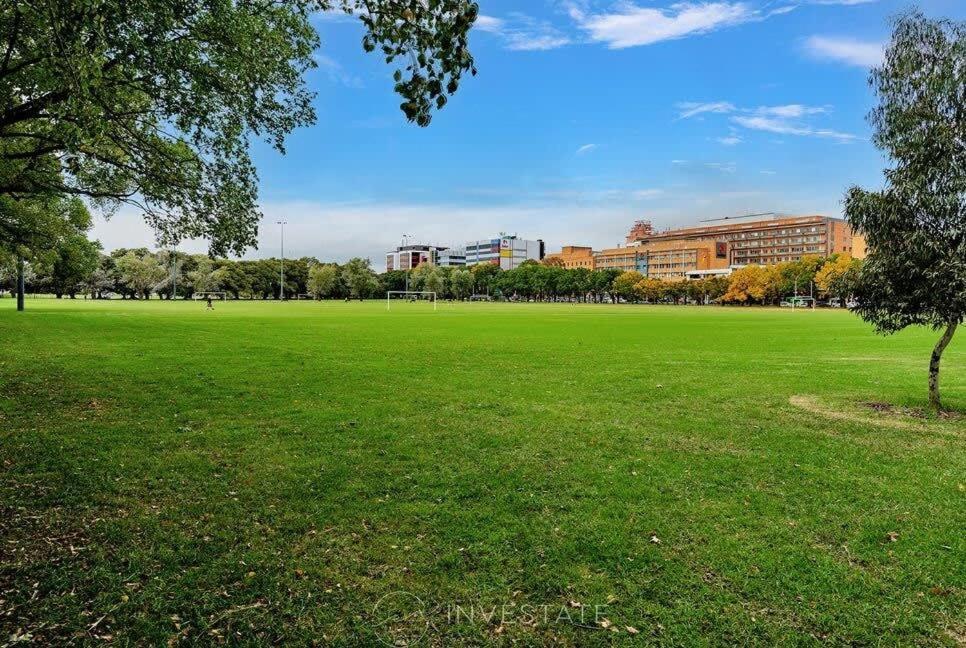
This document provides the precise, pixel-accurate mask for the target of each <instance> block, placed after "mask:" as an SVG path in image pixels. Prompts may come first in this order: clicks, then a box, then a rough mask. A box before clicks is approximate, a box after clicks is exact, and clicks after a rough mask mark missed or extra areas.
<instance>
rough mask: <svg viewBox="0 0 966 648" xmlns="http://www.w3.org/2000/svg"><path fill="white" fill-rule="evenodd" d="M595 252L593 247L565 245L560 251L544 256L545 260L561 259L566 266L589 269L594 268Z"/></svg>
mask: <svg viewBox="0 0 966 648" xmlns="http://www.w3.org/2000/svg"><path fill="white" fill-rule="evenodd" d="M594 254H595V252H594V250H593V248H589V247H581V246H578V245H565V246H564V248H563V249H562V250H561V251H560V252H555V253H553V254H548V255H547V256H546V257H544V260H545V261H549V260H551V259H559V260H560V263H561V264H562V265H563V267H564V268H569V269H573V268H587V269H588V270H593V269H594Z"/></svg>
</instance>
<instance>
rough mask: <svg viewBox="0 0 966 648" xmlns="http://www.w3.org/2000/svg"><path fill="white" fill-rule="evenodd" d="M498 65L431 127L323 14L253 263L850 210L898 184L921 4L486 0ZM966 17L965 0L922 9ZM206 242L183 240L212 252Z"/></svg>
mask: <svg viewBox="0 0 966 648" xmlns="http://www.w3.org/2000/svg"><path fill="white" fill-rule="evenodd" d="M479 5H480V11H481V16H480V18H479V20H478V21H477V24H476V26H475V27H474V30H473V32H472V34H471V35H470V45H471V50H472V52H473V55H474V57H475V59H476V65H477V68H478V69H479V74H478V75H477V76H476V77H469V76H467V77H466V78H465V79H464V81H463V83H462V85H461V88H460V90H459V92H458V93H457V94H456V95H455V96H454V97H452V98H451V100H450V102H449V103H448V104H447V106H446V107H445V108H444V109H443V110H442V111H440V112H439V113H437V114H436V115H435V116H434V119H433V122H432V124H431V125H430V126H429V127H428V128H419V127H417V126H415V125H412V124H409V123H408V122H406V120H405V118H404V116H403V115H402V113H401V111H400V110H399V108H398V106H399V103H400V100H399V98H398V96H397V95H395V94H394V93H393V92H392V72H393V70H394V68H393V67H391V66H387V65H385V63H384V61H383V60H382V59H381V58H380V57H379V56H377V55H374V54H373V55H370V54H366V53H365V52H363V50H362V47H361V37H362V33H363V31H362V27H361V25H359V24H358V23H357V22H356V20H355V19H350V18H338V19H336V18H333V17H326V16H319V17H318V18H317V19H316V20H315V24H316V27H317V29H318V30H319V33H320V35H321V37H322V41H323V44H322V46H321V48H320V49H319V51H318V52H317V53H316V61H317V62H318V64H319V67H318V69H316V70H313V71H312V72H310V73H309V75H308V78H307V82H308V84H309V86H310V87H311V89H312V90H314V91H315V92H316V93H317V95H318V96H317V99H316V101H315V106H316V110H317V112H318V122H317V123H316V124H315V125H313V126H311V127H308V128H303V129H300V130H298V131H296V132H294V133H293V134H292V135H291V136H290V137H289V139H288V141H287V147H286V148H287V153H286V154H285V155H284V156H283V155H280V154H279V153H277V152H276V151H274V150H273V149H272V148H271V147H269V146H267V145H265V144H263V143H260V142H256V143H254V145H253V158H254V161H255V163H256V166H257V168H258V171H259V177H260V202H261V207H262V211H263V213H264V214H265V218H264V220H263V222H262V224H261V226H260V228H259V237H258V238H259V245H258V248H257V249H253V250H251V251H249V252H248V253H247V254H246V257H247V258H260V257H267V256H277V255H278V254H279V244H280V232H279V226H278V225H276V221H278V220H285V221H287V222H288V224H287V225H286V229H285V255H286V256H287V257H300V256H314V257H317V258H319V259H322V260H326V261H340V262H341V261H345V260H347V259H349V258H351V257H354V256H362V257H368V258H371V259H372V260H373V265H374V267H375V268H376V269H377V270H381V269H382V267H383V266H384V261H385V252H386V251H388V250H390V249H391V248H392V247H394V246H395V245H398V244H399V243H400V240H401V239H402V237H403V235H404V234H405V235H409V239H410V241H419V242H425V243H434V244H441V245H447V246H460V245H462V244H463V243H464V242H465V241H468V240H476V239H484V238H492V237H495V236H497V235H499V234H500V233H502V232H506V233H510V234H518V235H519V236H521V237H524V238H534V239H535V238H541V239H543V240H544V241H546V242H547V249H548V251H554V250H558V249H559V248H560V247H561V246H562V245H590V246H593V247H594V248H595V249H596V248H604V247H614V246H616V245H617V244H618V243H620V242H622V241H623V237H624V235H625V234H626V232H627V230H628V229H629V227H630V225H631V223H632V222H633V221H634V220H636V219H649V220H651V221H652V222H653V223H654V225H655V227H656V228H659V229H663V228H667V227H678V226H686V225H693V224H696V223H698V222H699V221H701V220H704V219H710V218H721V217H725V216H736V215H742V214H748V213H758V212H777V213H788V214H825V215H829V216H841V213H842V204H841V201H842V197H843V195H844V193H845V190H846V189H847V188H848V187H849V186H851V185H853V184H858V185H861V186H864V187H868V188H875V187H879V186H881V183H882V168H883V166H884V164H885V160H884V159H883V158H882V156H881V155H880V153H879V152H878V151H877V150H876V149H875V148H874V146H873V145H872V144H871V142H870V140H869V137H870V128H869V125H868V123H867V120H866V117H867V114H868V112H869V111H870V110H871V108H872V107H873V105H874V101H875V97H874V96H873V94H872V93H871V91H870V89H869V85H868V75H869V69H870V67H871V66H873V65H874V64H876V62H877V61H879V60H880V59H881V56H882V49H883V45H884V43H885V42H887V41H888V38H889V33H890V20H891V18H892V17H894V16H895V15H896V14H897V13H899V12H900V11H903V10H905V9H908V8H909V7H910V6H912V5H910V3H909V2H908V1H907V0H906V1H904V0H625V1H616V2H615V1H612V0H526V1H525V2H521V1H520V0H479ZM917 6H918V7H919V9H920V10H922V11H923V12H924V13H925V14H926V15H928V16H930V17H948V18H954V19H960V20H962V19H966V2H964V1H963V0H921V1H920V2H918V3H917ZM92 236H93V237H95V238H98V239H99V240H100V241H101V243H102V245H103V246H104V248H105V249H106V250H110V249H114V248H117V247H134V246H141V245H144V246H148V247H152V246H153V242H154V237H153V234H152V233H151V231H150V230H149V229H148V228H147V227H146V226H145V225H144V224H143V222H142V221H141V219H140V216H139V215H138V213H137V212H135V211H132V210H128V209H125V210H122V211H121V212H120V213H118V214H116V215H115V216H114V217H113V218H111V219H110V221H105V220H104V219H103V218H100V217H98V218H97V219H96V224H95V228H94V230H93V233H92ZM205 248H206V246H205V243H204V241H189V242H186V243H185V244H184V245H183V249H185V250H192V251H204V250H205Z"/></svg>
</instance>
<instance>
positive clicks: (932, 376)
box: [929, 320, 959, 412]
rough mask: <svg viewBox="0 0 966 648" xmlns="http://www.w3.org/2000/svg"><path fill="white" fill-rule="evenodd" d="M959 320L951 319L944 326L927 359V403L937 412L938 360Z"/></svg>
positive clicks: (940, 406) (938, 407)
mask: <svg viewBox="0 0 966 648" xmlns="http://www.w3.org/2000/svg"><path fill="white" fill-rule="evenodd" d="M957 326H959V322H958V321H956V320H953V321H951V322H950V323H949V324H948V325H947V326H946V332H945V333H943V336H942V337H941V338H939V342H937V343H936V348H935V349H933V350H932V357H931V358H930V359H929V404H930V405H931V406H932V408H933V409H934V410H936V411H937V412H940V411H942V402H941V401H940V400H939V361H940V360H942V357H943V351H945V350H946V347H947V346H949V341H950V340H952V339H953V334H954V333H955V332H956V327H957Z"/></svg>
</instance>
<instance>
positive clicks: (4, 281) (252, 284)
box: [0, 233, 861, 304]
mask: <svg viewBox="0 0 966 648" xmlns="http://www.w3.org/2000/svg"><path fill="white" fill-rule="evenodd" d="M281 269H282V262H281V261H280V260H279V259H274V258H272V259H259V260H254V261H235V260H228V259H212V258H210V257H208V256H207V255H202V254H186V253H180V252H173V251H169V250H161V251H158V252H151V251H149V250H147V249H146V248H136V249H126V248H122V249H118V250H114V251H113V252H111V253H110V254H101V252H100V246H99V244H98V243H96V242H92V241H89V240H87V238H86V237H84V236H82V235H79V234H76V233H75V234H72V235H70V236H66V237H63V239H61V240H59V241H58V242H57V244H56V246H55V247H54V248H53V250H52V251H51V253H50V254H48V255H46V256H45V257H43V258H41V259H38V260H37V261H35V262H32V263H29V264H27V265H26V267H25V272H24V278H25V284H26V288H27V290H28V292H33V293H53V294H54V295H56V296H57V297H63V296H68V297H71V298H74V297H75V296H76V295H78V294H83V295H86V296H90V297H92V298H95V299H101V298H104V297H107V296H109V295H120V296H121V298H123V299H148V298H150V297H151V296H152V295H157V296H158V297H160V298H162V299H171V297H172V296H173V295H175V291H177V297H178V298H182V299H184V298H190V297H192V296H193V295H195V294H197V293H212V292H224V293H225V294H226V295H227V296H228V297H230V298H234V299H276V298H279V297H280V296H284V297H285V298H286V299H291V298H295V297H296V296H299V295H310V296H312V297H314V298H316V299H341V298H353V299H367V298H371V297H378V296H382V295H383V294H385V291H387V290H424V291H431V292H435V293H437V295H438V296H439V297H441V298H444V299H466V298H468V297H470V296H471V295H473V294H486V295H490V296H492V297H501V298H505V299H514V300H528V301H529V300H532V301H561V300H566V301H578V302H601V301H604V300H608V301H613V302H620V301H624V302H634V303H637V302H648V303H672V304H684V303H693V304H712V303H732V304H777V303H778V302H779V301H781V300H782V299H784V298H786V297H787V296H789V295H792V294H806V295H807V294H815V295H816V296H826V297H836V298H839V299H840V300H841V301H842V302H843V303H844V302H845V301H846V300H847V299H848V298H849V297H850V296H851V295H852V293H853V291H854V290H855V287H856V284H857V281H858V277H859V272H860V269H861V262H860V261H858V260H855V259H851V258H850V257H848V256H846V255H833V256H832V257H830V258H827V259H823V258H819V257H805V258H803V259H802V260H800V261H795V262H790V263H782V264H779V265H774V266H754V265H753V266H747V267H745V268H741V269H739V270H737V271H735V272H734V273H733V274H732V275H731V276H730V277H709V278H706V279H701V280H697V281H687V280H679V281H662V280H659V279H653V278H648V277H644V276H643V275H641V274H640V273H638V272H635V271H629V272H623V273H622V272H621V271H619V270H613V269H608V270H588V269H586V268H574V269H565V268H562V267H559V266H556V265H547V264H540V263H536V262H527V263H524V264H523V265H521V266H520V267H518V268H515V269H513V270H508V271H501V270H500V269H499V267H497V266H495V265H490V264H480V265H476V266H473V267H472V268H443V267H437V266H431V265H422V266H419V267H418V268H416V269H415V270H412V271H408V272H407V271H402V270H395V271H390V272H386V273H383V274H382V275H377V274H376V273H375V272H374V271H373V270H372V268H371V266H370V263H369V261H368V260H366V259H358V258H357V259H352V260H350V261H348V262H347V263H345V264H343V265H340V264H337V263H323V262H321V261H319V260H318V259H316V258H313V257H304V258H301V259H287V260H286V261H285V262H284V280H285V283H284V286H282V284H281V281H282V272H281ZM16 275H17V268H16V266H15V264H14V263H13V258H12V257H10V256H8V257H7V258H6V261H5V262H4V261H3V260H0V290H11V291H12V290H13V289H14V282H15V278H16Z"/></svg>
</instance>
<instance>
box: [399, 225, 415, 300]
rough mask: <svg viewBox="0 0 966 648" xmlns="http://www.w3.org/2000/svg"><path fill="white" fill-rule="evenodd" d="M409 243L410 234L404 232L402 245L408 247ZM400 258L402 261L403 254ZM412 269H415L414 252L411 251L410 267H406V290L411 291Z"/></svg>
mask: <svg viewBox="0 0 966 648" xmlns="http://www.w3.org/2000/svg"><path fill="white" fill-rule="evenodd" d="M408 243H409V234H403V235H402V247H406V245H407V244H408ZM401 254H402V252H400V255H401ZM399 258H400V261H401V260H402V256H400V257H399ZM400 265H402V264H401V263H400ZM412 269H413V254H412V252H409V267H408V268H407V269H406V292H409V271H410V270H412Z"/></svg>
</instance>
